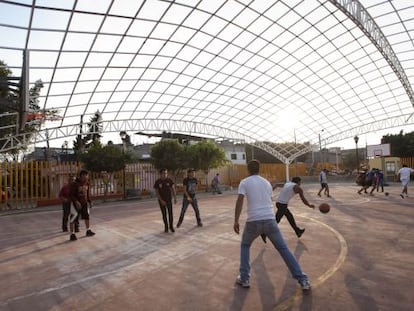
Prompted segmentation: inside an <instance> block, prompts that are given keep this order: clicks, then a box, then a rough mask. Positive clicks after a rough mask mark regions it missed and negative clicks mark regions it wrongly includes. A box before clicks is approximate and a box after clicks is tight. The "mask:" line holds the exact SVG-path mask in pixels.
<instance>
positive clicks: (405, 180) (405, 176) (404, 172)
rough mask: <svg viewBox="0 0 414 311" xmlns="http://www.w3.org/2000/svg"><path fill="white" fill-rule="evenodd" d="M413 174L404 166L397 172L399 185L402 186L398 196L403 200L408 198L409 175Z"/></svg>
mask: <svg viewBox="0 0 414 311" xmlns="http://www.w3.org/2000/svg"><path fill="white" fill-rule="evenodd" d="M412 173H414V170H413V169H412V168H410V167H408V166H407V165H406V164H403V166H402V168H400V170H399V171H398V179H399V180H400V181H401V185H402V186H403V190H402V192H401V194H400V196H401V197H402V198H403V199H404V194H405V197H408V184H409V182H410V178H411V174H412Z"/></svg>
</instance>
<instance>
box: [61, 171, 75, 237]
mask: <svg viewBox="0 0 414 311" xmlns="http://www.w3.org/2000/svg"><path fill="white" fill-rule="evenodd" d="M72 181H73V177H72V175H69V180H68V183H66V184H64V185H63V187H62V188H61V189H60V191H59V199H60V201H61V202H62V211H63V214H62V231H63V232H68V221H69V216H70V204H71V201H70V184H71V183H72Z"/></svg>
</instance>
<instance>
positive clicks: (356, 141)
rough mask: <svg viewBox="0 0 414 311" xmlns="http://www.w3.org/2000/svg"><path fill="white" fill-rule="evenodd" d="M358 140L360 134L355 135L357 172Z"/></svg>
mask: <svg viewBox="0 0 414 311" xmlns="http://www.w3.org/2000/svg"><path fill="white" fill-rule="evenodd" d="M358 140H359V137H358V135H355V136H354V141H355V156H356V163H357V174H358V172H359V157H358Z"/></svg>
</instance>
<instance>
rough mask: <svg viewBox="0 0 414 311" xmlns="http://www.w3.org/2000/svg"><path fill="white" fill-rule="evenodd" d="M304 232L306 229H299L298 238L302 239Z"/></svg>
mask: <svg viewBox="0 0 414 311" xmlns="http://www.w3.org/2000/svg"><path fill="white" fill-rule="evenodd" d="M304 232H305V229H298V231H296V235H297V236H298V238H300V237H301V236H302V234H303V233H304Z"/></svg>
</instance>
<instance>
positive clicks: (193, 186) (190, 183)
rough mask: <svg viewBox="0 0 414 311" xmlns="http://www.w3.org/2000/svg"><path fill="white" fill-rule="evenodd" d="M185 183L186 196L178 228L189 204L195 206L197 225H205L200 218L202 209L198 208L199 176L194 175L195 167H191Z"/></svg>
mask: <svg viewBox="0 0 414 311" xmlns="http://www.w3.org/2000/svg"><path fill="white" fill-rule="evenodd" d="M183 185H184V197H183V205H182V207H181V213H180V219H179V220H178V223H177V228H179V227H180V226H181V224H182V222H183V220H184V215H185V212H186V211H187V207H188V205H189V204H191V205H192V206H193V209H194V212H195V215H196V219H197V225H198V226H199V227H202V226H203V223H202V222H201V218H200V211H199V209H198V203H197V198H196V190H197V178H195V177H194V169H189V170H188V171H187V177H186V178H184V180H183Z"/></svg>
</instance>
